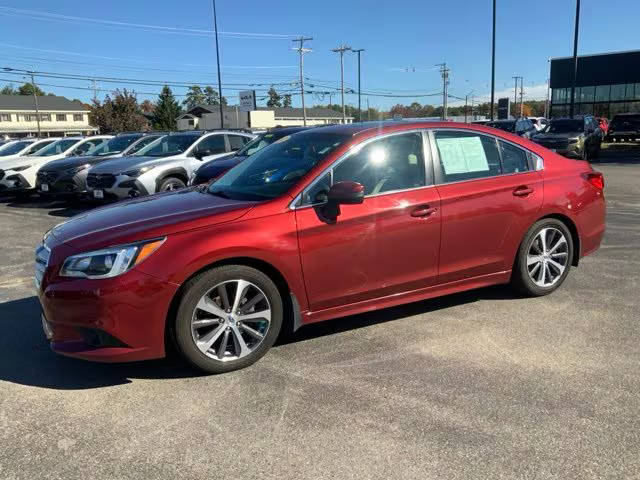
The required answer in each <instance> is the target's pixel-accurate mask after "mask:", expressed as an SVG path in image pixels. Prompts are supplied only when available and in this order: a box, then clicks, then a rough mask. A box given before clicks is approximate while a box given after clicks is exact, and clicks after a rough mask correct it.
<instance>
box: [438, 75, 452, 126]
mask: <svg viewBox="0 0 640 480" xmlns="http://www.w3.org/2000/svg"><path fill="white" fill-rule="evenodd" d="M436 67H440V75H442V120H443V121H445V120H446V119H447V95H448V94H447V91H448V88H449V69H448V68H447V64H446V63H438V64H436Z"/></svg>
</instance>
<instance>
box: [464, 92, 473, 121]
mask: <svg viewBox="0 0 640 480" xmlns="http://www.w3.org/2000/svg"><path fill="white" fill-rule="evenodd" d="M471 94H473V90H471V91H470V92H469V93H467V94H466V95H465V96H464V123H467V108H468V106H469V95H471ZM471 120H473V97H471Z"/></svg>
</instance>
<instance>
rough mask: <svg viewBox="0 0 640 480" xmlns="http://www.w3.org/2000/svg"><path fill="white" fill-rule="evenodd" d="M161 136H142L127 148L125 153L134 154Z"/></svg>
mask: <svg viewBox="0 0 640 480" xmlns="http://www.w3.org/2000/svg"><path fill="white" fill-rule="evenodd" d="M159 138H160V136H159V135H147V136H145V137H142V138H141V139H140V140H138V141H136V142H135V143H133V144H131V146H130V147H129V148H127V149H126V150H125V152H124V153H125V155H133V154H134V153H136V152H138V151H140V150H142V149H143V148H144V147H146V146H147V145H149V144H150V143H151V142H155V141H156V140H157V139H159Z"/></svg>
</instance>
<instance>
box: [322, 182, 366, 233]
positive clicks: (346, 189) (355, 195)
mask: <svg viewBox="0 0 640 480" xmlns="http://www.w3.org/2000/svg"><path fill="white" fill-rule="evenodd" d="M363 201H364V185H362V184H361V183H358V182H338V183H335V184H334V185H333V186H332V187H331V188H330V189H329V191H328V192H327V201H326V203H325V204H324V205H322V206H321V213H322V216H323V217H324V218H325V219H326V220H327V221H328V222H329V223H334V222H335V221H336V219H337V218H338V216H339V215H340V205H355V204H358V203H362V202H363Z"/></svg>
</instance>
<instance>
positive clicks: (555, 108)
mask: <svg viewBox="0 0 640 480" xmlns="http://www.w3.org/2000/svg"><path fill="white" fill-rule="evenodd" d="M570 102H571V88H554V89H552V90H551V110H550V116H551V117H565V116H567V115H569V103H570ZM575 103H576V108H575V111H576V113H578V114H581V115H587V114H588V115H594V116H596V117H606V118H611V117H613V116H614V115H615V114H617V113H626V112H640V83H618V84H615V85H597V86H586V87H576V91H575Z"/></svg>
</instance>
